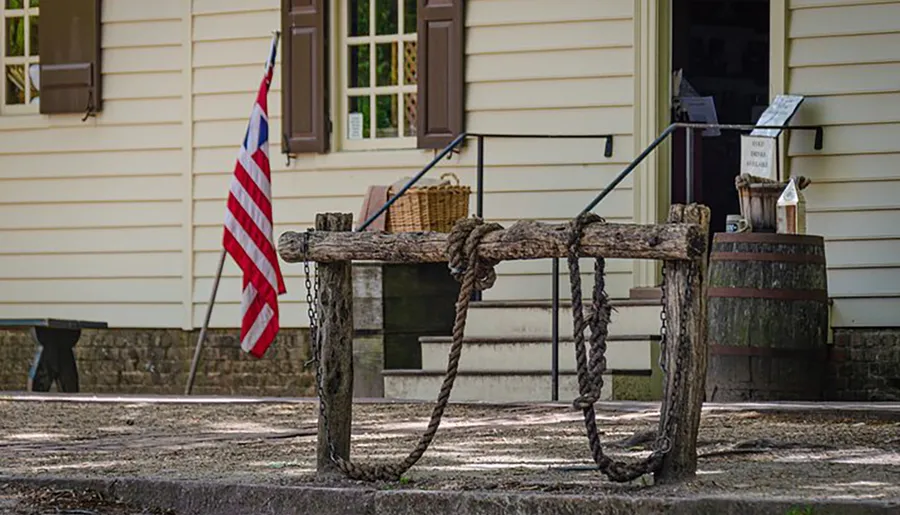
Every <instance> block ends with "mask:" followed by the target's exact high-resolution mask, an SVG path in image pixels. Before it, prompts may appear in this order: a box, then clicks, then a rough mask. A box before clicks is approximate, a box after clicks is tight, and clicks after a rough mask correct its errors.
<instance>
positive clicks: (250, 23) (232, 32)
mask: <svg viewBox="0 0 900 515" xmlns="http://www.w3.org/2000/svg"><path fill="white" fill-rule="evenodd" d="M278 13H279V11H278V10H277V9H275V10H266V11H250V12H242V13H223V14H210V15H205V16H195V17H194V41H211V40H227V39H245V38H255V37H260V36H265V35H266V34H269V33H270V32H271V31H272V30H273V29H274V28H275V27H278V26H279V21H280V20H279V14H278ZM262 55H263V59H265V51H263V54H262ZM260 66H261V65H260Z"/></svg>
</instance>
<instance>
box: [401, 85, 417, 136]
mask: <svg viewBox="0 0 900 515" xmlns="http://www.w3.org/2000/svg"><path fill="white" fill-rule="evenodd" d="M403 112H404V115H405V116H406V119H405V120H404V121H403V123H404V127H403V135H404V136H415V135H416V119H417V116H416V115H417V114H418V110H417V108H416V94H415V93H406V94H405V95H403Z"/></svg>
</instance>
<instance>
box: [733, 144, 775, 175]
mask: <svg viewBox="0 0 900 515" xmlns="http://www.w3.org/2000/svg"><path fill="white" fill-rule="evenodd" d="M776 159H777V156H776V155H775V139H773V138H758V137H754V136H745V135H741V173H742V174H743V173H748V174H750V175H754V176H756V177H763V178H766V179H776V177H775V160H776Z"/></svg>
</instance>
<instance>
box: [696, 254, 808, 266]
mask: <svg viewBox="0 0 900 515" xmlns="http://www.w3.org/2000/svg"><path fill="white" fill-rule="evenodd" d="M709 260H710V261H774V262H778V263H807V264H811V265H824V264H825V256H822V255H816V254H763V253H757V252H712V253H710V255H709Z"/></svg>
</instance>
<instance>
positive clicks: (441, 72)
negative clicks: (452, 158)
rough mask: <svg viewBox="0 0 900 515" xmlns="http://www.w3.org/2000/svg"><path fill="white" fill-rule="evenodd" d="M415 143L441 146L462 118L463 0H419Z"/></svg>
mask: <svg viewBox="0 0 900 515" xmlns="http://www.w3.org/2000/svg"><path fill="white" fill-rule="evenodd" d="M418 54H419V55H418V77H419V89H418V102H417V103H418V105H419V112H418V127H417V131H416V132H417V134H418V146H419V148H444V147H446V146H447V144H448V143H450V142H451V141H452V140H453V138H455V137H456V136H458V135H459V134H460V133H462V131H463V125H464V120H465V98H464V92H465V76H464V69H463V63H464V62H465V0H419V23H418Z"/></svg>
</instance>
